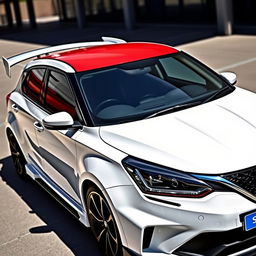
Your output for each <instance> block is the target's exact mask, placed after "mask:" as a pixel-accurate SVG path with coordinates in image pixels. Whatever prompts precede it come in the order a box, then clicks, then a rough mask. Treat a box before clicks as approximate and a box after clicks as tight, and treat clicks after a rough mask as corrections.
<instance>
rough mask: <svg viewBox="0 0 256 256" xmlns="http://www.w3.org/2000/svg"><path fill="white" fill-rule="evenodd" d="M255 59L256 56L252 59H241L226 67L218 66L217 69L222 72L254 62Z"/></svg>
mask: <svg viewBox="0 0 256 256" xmlns="http://www.w3.org/2000/svg"><path fill="white" fill-rule="evenodd" d="M254 61H256V58H251V59H247V60H243V61H239V62H237V63H234V64H231V65H228V66H225V67H222V68H218V69H217V71H218V72H220V71H224V70H227V69H230V68H236V67H239V66H242V65H245V64H248V63H251V62H254Z"/></svg>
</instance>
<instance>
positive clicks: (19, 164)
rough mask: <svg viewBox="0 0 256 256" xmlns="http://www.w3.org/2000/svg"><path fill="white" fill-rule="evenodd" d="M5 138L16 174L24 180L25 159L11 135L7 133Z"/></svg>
mask: <svg viewBox="0 0 256 256" xmlns="http://www.w3.org/2000/svg"><path fill="white" fill-rule="evenodd" d="M7 137H8V140H9V147H10V151H11V156H12V160H13V163H14V166H15V169H16V172H17V174H18V175H19V176H20V177H22V178H25V177H26V176H27V174H26V168H25V165H26V159H25V157H24V155H23V153H22V151H21V149H20V146H19V144H18V142H17V141H16V139H15V136H14V135H13V133H11V132H9V133H8V136H7Z"/></svg>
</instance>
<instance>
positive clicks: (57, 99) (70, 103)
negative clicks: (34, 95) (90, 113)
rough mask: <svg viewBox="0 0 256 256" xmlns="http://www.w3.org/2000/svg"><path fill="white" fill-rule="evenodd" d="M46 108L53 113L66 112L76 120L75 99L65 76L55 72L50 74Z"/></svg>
mask: <svg viewBox="0 0 256 256" xmlns="http://www.w3.org/2000/svg"><path fill="white" fill-rule="evenodd" d="M45 107H46V109H47V110H49V111H50V112H51V113H57V112H61V111H66V112H68V113H69V114H70V115H71V116H72V117H73V118H74V119H76V108H75V99H74V96H73V93H72V90H71V88H70V86H69V83H68V80H67V78H66V77H65V75H63V74H61V73H58V72H55V71H50V72H49V78H48V82H47V89H46V95H45Z"/></svg>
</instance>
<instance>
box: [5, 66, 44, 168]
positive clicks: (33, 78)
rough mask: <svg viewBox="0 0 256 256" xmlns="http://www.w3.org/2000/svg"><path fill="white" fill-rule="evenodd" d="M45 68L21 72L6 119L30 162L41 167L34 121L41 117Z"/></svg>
mask: <svg viewBox="0 0 256 256" xmlns="http://www.w3.org/2000/svg"><path fill="white" fill-rule="evenodd" d="M45 74H46V69H45V68H34V69H30V70H28V71H25V72H24V73H23V76H22V79H21V81H20V84H19V86H18V87H17V90H16V91H14V92H13V93H12V94H11V98H10V101H11V111H10V112H9V115H8V119H9V122H10V123H12V127H13V129H14V132H15V135H16V136H17V137H18V141H19V143H20V145H21V148H22V149H23V152H24V154H25V156H26V158H27V160H28V162H29V163H30V164H33V165H34V166H36V167H39V168H40V167H42V166H41V161H40V154H39V150H38V149H39V148H38V141H37V138H36V131H35V127H34V123H35V122H37V121H38V120H40V119H41V116H40V113H39V111H38V110H39V109H40V107H39V106H40V105H41V103H42V88H43V87H44V77H45Z"/></svg>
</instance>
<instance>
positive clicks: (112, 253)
mask: <svg viewBox="0 0 256 256" xmlns="http://www.w3.org/2000/svg"><path fill="white" fill-rule="evenodd" d="M110 237H111V235H110V233H108V236H107V239H108V244H109V248H110V251H111V255H115V254H116V247H117V243H115V244H114V249H113V247H112V243H111V241H110V240H111V239H110Z"/></svg>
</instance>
